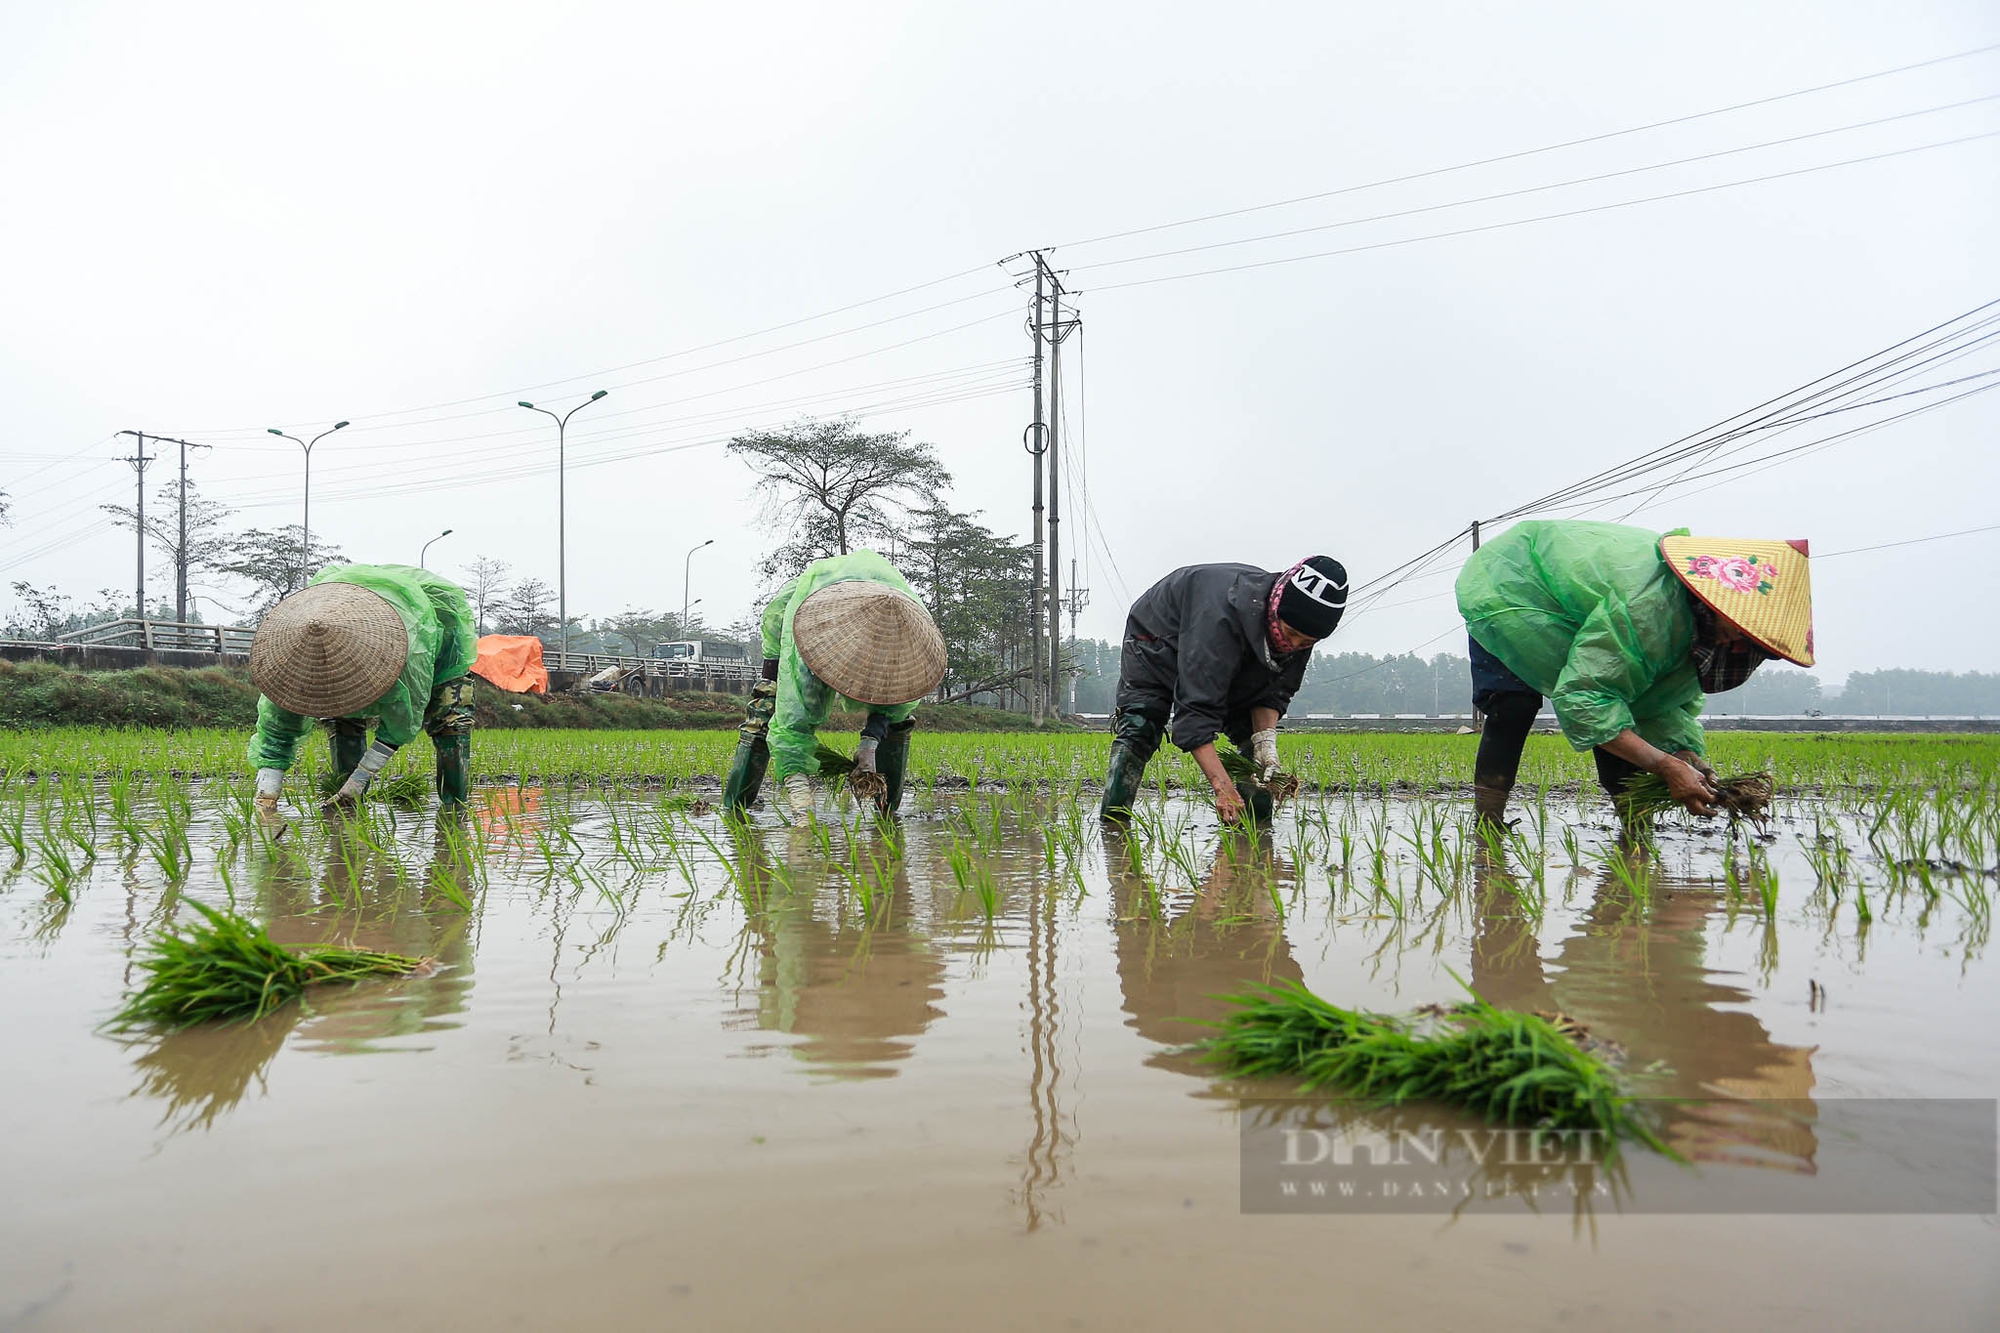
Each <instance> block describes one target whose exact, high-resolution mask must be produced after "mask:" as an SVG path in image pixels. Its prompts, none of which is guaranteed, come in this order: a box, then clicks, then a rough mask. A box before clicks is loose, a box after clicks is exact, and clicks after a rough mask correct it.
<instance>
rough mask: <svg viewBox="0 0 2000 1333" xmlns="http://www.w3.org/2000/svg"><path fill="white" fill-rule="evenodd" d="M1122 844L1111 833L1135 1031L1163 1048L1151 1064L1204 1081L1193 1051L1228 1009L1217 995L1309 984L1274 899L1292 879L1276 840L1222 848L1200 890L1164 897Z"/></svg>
mask: <svg viewBox="0 0 2000 1333" xmlns="http://www.w3.org/2000/svg"><path fill="white" fill-rule="evenodd" d="M1124 843H1125V839H1124V835H1122V834H1120V833H1119V832H1117V831H1115V830H1112V829H1106V831H1105V835H1104V864H1105V871H1106V873H1107V875H1108V876H1109V877H1110V881H1111V888H1112V895H1111V898H1112V904H1113V906H1114V908H1115V909H1116V912H1117V917H1116V921H1115V926H1114V928H1115V930H1116V932H1117V951H1118V986H1119V989H1120V991H1121V992H1122V994H1123V996H1124V1001H1125V1012H1126V1013H1128V1014H1130V1015H1132V1019H1131V1022H1130V1024H1129V1026H1130V1027H1132V1028H1134V1029H1136V1030H1137V1031H1138V1033H1139V1035H1140V1036H1142V1037H1144V1038H1146V1039H1147V1040H1148V1041H1152V1042H1157V1043H1159V1045H1160V1046H1161V1047H1162V1048H1163V1049H1161V1050H1159V1051H1156V1052H1154V1053H1153V1054H1152V1055H1150V1056H1148V1057H1147V1061H1146V1062H1147V1063H1148V1064H1150V1065H1155V1066H1158V1067H1160V1068H1163V1069H1173V1070H1176V1071H1178V1072H1180V1073H1185V1074H1196V1075H1202V1076H1206V1075H1207V1074H1208V1073H1209V1072H1210V1071H1209V1070H1208V1067H1207V1066H1205V1065H1203V1064H1202V1063H1201V1062H1200V1061H1199V1060H1198V1059H1197V1058H1196V1057H1195V1056H1193V1055H1191V1054H1189V1053H1188V1052H1187V1051H1186V1049H1185V1047H1186V1046H1187V1044H1188V1043H1190V1042H1193V1041H1197V1040H1199V1039H1200V1038H1201V1037H1202V1035H1203V1030H1202V1029H1201V1028H1200V1027H1198V1026H1196V1024H1198V1023H1202V1022H1212V1021H1214V1020H1217V1019H1220V1018H1221V1017H1223V1016H1224V1015H1225V1014H1226V1013H1227V1012H1228V1011H1229V1007H1230V1006H1229V1005H1228V1004H1227V1003H1226V1002H1225V1001H1223V1000H1221V999H1218V998H1217V997H1218V996H1222V995H1233V994H1237V993H1240V992H1241V991H1242V990H1243V989H1244V988H1245V987H1246V986H1248V985H1250V984H1252V983H1260V984H1263V985H1270V984H1272V983H1273V982H1277V981H1302V980H1304V974H1303V973H1302V972H1301V971H1300V970H1299V965H1298V963H1297V961H1296V960H1294V959H1293V957H1292V951H1291V946H1290V944H1288V943H1287V942H1286V939H1285V923H1284V917H1283V915H1282V914H1281V912H1280V910H1279V907H1278V901H1279V900H1278V899H1277V898H1275V897H1274V890H1275V891H1277V892H1279V893H1282V892H1283V890H1284V888H1285V887H1286V886H1288V885H1289V884H1290V882H1291V877H1292V871H1291V870H1290V869H1289V868H1288V867H1286V866H1285V865H1284V864H1283V863H1282V862H1280V861H1279V859H1278V858H1277V857H1276V856H1274V855H1271V854H1270V844H1269V841H1268V838H1266V839H1263V840H1261V841H1260V843H1259V845H1257V846H1256V847H1255V848H1254V850H1252V851H1250V852H1248V853H1246V852H1245V851H1244V850H1241V849H1233V848H1232V847H1231V845H1230V844H1228V843H1224V844H1223V845H1221V846H1219V847H1218V848H1217V850H1216V853H1215V859H1214V862H1213V864H1212V865H1211V866H1210V868H1209V874H1208V877H1207V878H1206V879H1205V880H1204V881H1203V883H1202V884H1201V887H1200V888H1199V889H1197V890H1195V891H1194V892H1193V893H1192V894H1185V895H1179V896H1165V895H1161V894H1160V893H1159V891H1158V890H1157V889H1156V888H1155V887H1153V886H1152V885H1150V884H1149V883H1147V882H1146V880H1145V879H1144V878H1143V876H1142V875H1141V874H1139V873H1137V872H1135V871H1134V869H1133V867H1132V864H1131V861H1130V858H1129V857H1128V856H1127V854H1126V848H1125V845H1124ZM1156 903H1157V904H1158V906H1159V909H1160V910H1159V911H1157V912H1156V911H1155V910H1154V905H1155V904H1156Z"/></svg>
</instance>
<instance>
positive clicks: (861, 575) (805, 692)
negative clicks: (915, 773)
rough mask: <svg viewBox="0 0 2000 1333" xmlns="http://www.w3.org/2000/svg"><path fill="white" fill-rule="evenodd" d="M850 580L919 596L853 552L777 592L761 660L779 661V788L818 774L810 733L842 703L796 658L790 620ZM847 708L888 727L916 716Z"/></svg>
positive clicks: (888, 570) (775, 754)
mask: <svg viewBox="0 0 2000 1333" xmlns="http://www.w3.org/2000/svg"><path fill="white" fill-rule="evenodd" d="M853 579H864V580H866V581H868V582H870V583H886V584H888V585H889V586H890V587H891V588H894V589H896V590H897V591H898V592H903V593H907V594H909V595H910V596H911V597H915V596H916V595H917V594H916V590H915V589H913V588H912V587H910V584H909V580H907V579H905V578H904V577H903V576H902V575H901V574H899V573H897V572H896V567H895V566H894V565H892V564H890V563H889V562H888V561H887V560H884V559H883V558H882V557H881V556H879V555H877V554H875V552H873V551H855V552H852V553H850V554H848V555H835V556H828V557H827V558H826V559H824V560H815V561H813V562H812V563H811V564H810V565H807V566H806V567H805V568H804V569H803V570H801V571H799V576H798V577H797V578H795V579H793V580H792V581H791V582H790V583H787V584H786V585H785V586H784V587H782V588H780V589H778V591H777V594H776V595H775V596H773V597H772V598H771V601H770V603H769V604H768V605H767V606H765V608H764V620H763V630H764V656H765V657H766V658H767V659H768V658H773V657H775V658H777V659H778V706H777V712H775V713H774V714H772V716H771V729H770V733H769V736H770V746H771V759H772V764H773V777H774V778H775V779H776V780H777V781H779V782H783V781H784V780H785V779H786V778H788V777H790V776H792V774H794V773H804V774H805V775H806V776H808V777H810V776H812V775H813V774H815V773H817V772H819V758H818V755H817V754H816V753H815V752H816V751H817V750H818V749H819V742H818V739H817V737H816V736H815V735H814V732H815V731H817V730H818V728H820V727H821V726H823V725H825V723H826V717H827V714H828V713H830V712H832V711H833V705H834V701H835V700H836V699H839V698H840V696H839V695H838V694H836V693H835V692H834V690H833V687H832V686H830V685H828V684H827V683H826V682H825V681H823V680H821V679H820V678H819V677H818V676H815V675H814V674H813V673H812V671H811V670H810V669H809V668H808V667H807V666H806V664H805V660H804V659H803V658H801V657H800V656H799V649H798V645H797V644H796V643H794V642H793V641H792V617H793V616H794V615H796V614H797V613H798V609H799V607H800V606H801V605H803V604H804V602H805V600H806V598H808V597H810V596H812V595H813V594H814V593H816V592H818V591H819V590H820V589H821V588H824V587H826V586H827V585H828V584H829V583H846V582H848V581H850V580H853ZM846 702H847V703H848V704H849V705H850V706H852V707H854V708H866V709H867V710H868V711H869V712H871V713H880V714H882V715H883V716H884V717H887V718H888V719H889V721H890V722H892V723H895V722H906V721H908V720H909V718H910V716H911V715H912V714H913V713H915V712H916V711H917V705H916V704H915V703H914V702H911V703H906V704H896V705H894V706H883V705H880V704H858V703H854V701H853V700H847V701H846Z"/></svg>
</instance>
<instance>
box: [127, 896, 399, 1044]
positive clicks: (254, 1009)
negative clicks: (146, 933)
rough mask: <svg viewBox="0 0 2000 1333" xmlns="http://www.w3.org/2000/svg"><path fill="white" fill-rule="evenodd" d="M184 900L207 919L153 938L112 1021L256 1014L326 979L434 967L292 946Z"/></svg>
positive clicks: (174, 1021)
mask: <svg viewBox="0 0 2000 1333" xmlns="http://www.w3.org/2000/svg"><path fill="white" fill-rule="evenodd" d="M186 901H187V905H188V906H190V907H192V908H194V910H195V911H196V912H198V913H200V914H201V919H200V920H198V921H191V922H189V923H187V924H186V925H185V926H183V927H182V928H181V929H179V930H177V931H163V932H161V933H160V934H158V935H155V936H154V937H153V939H152V940H151V942H150V943H149V944H148V946H147V948H146V951H145V953H144V954H143V955H142V956H141V957H140V958H139V959H138V966H139V970H140V972H141V973H143V974H144V975H145V980H144V982H143V983H142V984H141V985H140V986H139V988H138V989H137V990H135V991H132V992H131V993H130V994H128V995H127V996H126V997H125V1005H124V1007H123V1008H121V1009H120V1010H119V1011H118V1012H117V1014H115V1015H113V1017H112V1019H111V1024H110V1026H112V1027H113V1028H117V1029H123V1028H135V1027H148V1026H150V1027H164V1028H182V1027H191V1026H193V1025H194V1024H196V1023H207V1022H224V1023H228V1022H234V1021H237V1020H239V1019H258V1018H262V1017H263V1016H264V1015H265V1014H268V1013H270V1012H271V1011H272V1010H273V1009H276V1008H277V1007H278V1006H280V1005H282V1004H284V1003H286V1002H287V1001H289V1000H293V999H296V998H298V996H300V995H302V994H304V992H305V989H306V987H308V986H314V985H318V984H320V983H321V982H330V981H349V982H351V981H359V980H361V979H362V978H364V977H378V976H407V975H409V974H410V973H412V972H416V971H419V970H420V969H423V968H427V967H429V966H431V960H430V959H427V958H408V957H405V956H404V955H402V954H395V953H374V952H371V951H369V950H366V949H343V948H341V947H339V946H337V945H331V944H316V945H310V946H307V947H305V948H300V949H288V948H286V947H285V946H284V945H282V944H279V943H278V942H277V941H276V940H273V939H272V938H271V937H270V935H269V934H268V933H266V932H265V930H264V928H263V927H262V926H259V925H257V924H256V923H255V922H252V921H248V920H246V919H244V918H243V917H241V916H238V915H237V914H236V913H234V912H231V911H225V910H221V909H218V908H214V907H210V906H208V905H207V904H206V903H201V902H196V901H194V900H193V899H187V900H186Z"/></svg>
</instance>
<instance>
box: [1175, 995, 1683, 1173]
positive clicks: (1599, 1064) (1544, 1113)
mask: <svg viewBox="0 0 2000 1333" xmlns="http://www.w3.org/2000/svg"><path fill="white" fill-rule="evenodd" d="M1225 998H1227V999H1228V1000H1229V1001H1230V1002H1231V1003H1232V1004H1234V1005H1235V1006H1236V1008H1235V1010H1234V1012H1232V1013H1230V1014H1229V1015H1228V1016H1227V1017H1225V1018H1223V1019H1222V1020H1220V1021H1219V1022H1217V1023H1213V1024H1211V1025H1210V1026H1212V1027H1214V1028H1215V1029H1216V1033H1215V1035H1214V1036H1212V1037H1210V1038H1208V1039H1207V1040H1206V1041H1204V1042H1201V1043H1199V1044H1198V1048H1197V1049H1199V1050H1200V1051H1201V1053H1202V1056H1203V1058H1204V1059H1206V1060H1208V1061H1209V1062H1210V1063H1213V1064H1215V1065H1218V1066H1220V1067H1221V1068H1223V1069H1225V1070H1227V1071H1228V1072H1230V1073H1232V1074H1236V1075H1239V1076H1246V1077H1253V1078H1272V1077H1280V1078H1283V1077H1295V1078H1298V1079H1299V1080H1300V1081H1301V1083H1302V1086H1303V1087H1304V1089H1305V1090H1306V1091H1314V1090H1317V1089H1322V1088H1338V1089H1340V1090H1341V1091H1343V1092H1346V1093H1349V1094H1351V1095H1353V1096H1356V1097H1361V1098H1367V1099H1379V1100H1380V1101H1382V1102H1384V1103H1387V1104H1389V1105H1400V1104H1402V1103H1404V1102H1410V1101H1418V1100H1424V1101H1436V1102H1442V1103H1445V1104H1448V1105H1452V1106H1459V1107H1464V1108H1466V1109H1468V1110H1472V1111H1475V1112H1478V1113H1480V1114H1482V1115H1484V1116H1486V1117H1487V1118H1488V1119H1491V1120H1497V1121H1503V1122H1506V1123H1510V1124H1519V1125H1540V1126H1547V1127H1549V1128H1551V1129H1556V1130H1572V1131H1575V1130H1582V1131H1589V1132H1593V1133H1596V1134H1599V1135H1601V1136H1602V1138H1603V1142H1604V1145H1605V1148H1606V1150H1607V1152H1608V1153H1610V1154H1615V1153H1616V1151H1617V1148H1618V1145H1619V1143H1620V1142H1621V1141H1627V1140H1629V1141H1633V1142H1638V1143H1642V1144H1645V1145H1646V1146H1647V1147H1650V1148H1652V1149H1654V1150H1655V1151H1657V1152H1661V1153H1667V1154H1669V1155H1672V1150H1671V1149H1670V1148H1668V1147H1667V1145H1666V1144H1665V1143H1664V1142H1663V1141H1662V1140H1661V1139H1660V1137H1659V1134H1658V1132H1657V1131H1656V1130H1655V1129H1654V1127H1653V1126H1652V1125H1651V1124H1650V1123H1649V1122H1648V1121H1647V1120H1646V1118H1645V1117H1644V1116H1643V1115H1642V1113H1641V1111H1640V1109H1639V1107H1638V1106H1637V1104H1636V1103H1635V1101H1634V1099H1633V1097H1632V1094H1631V1092H1630V1091H1629V1090H1628V1088H1627V1087H1626V1084H1625V1081H1624V1079H1623V1078H1622V1077H1621V1076H1620V1075H1619V1073H1618V1071H1617V1069H1616V1068H1615V1067H1614V1065H1613V1064H1612V1063H1611V1062H1610V1060H1608V1059H1607V1058H1606V1056H1605V1055H1604V1054H1601V1053H1599V1051H1598V1050H1596V1049H1591V1046H1592V1043H1590V1042H1589V1038H1588V1034H1587V1032H1586V1031H1585V1030H1584V1029H1583V1028H1582V1027H1581V1026H1580V1025H1579V1024H1577V1023H1576V1022H1575V1021H1574V1020H1571V1019H1568V1018H1566V1017H1565V1016H1563V1015H1560V1014H1557V1015H1552V1016H1544V1015H1540V1014H1524V1013H1518V1012H1515V1011H1513V1010H1506V1009H1499V1008H1496V1007H1494V1006H1493V1005H1490V1004H1488V1003H1486V1002H1485V1001H1484V1000H1481V999H1480V998H1479V997H1478V996H1476V995H1473V996H1472V997H1471V998H1470V999H1468V1000H1467V1001H1465V1002H1464V1003H1461V1004H1458V1005H1454V1006H1451V1007H1449V1008H1446V1007H1443V1006H1434V1007H1433V1008H1432V1009H1430V1010H1428V1011H1422V1012H1419V1013H1418V1014H1416V1015H1411V1016H1408V1017H1392V1016H1388V1015H1383V1014H1375V1013H1368V1012H1365V1011H1361V1010H1354V1009H1343V1008H1341V1007H1340V1006H1338V1005H1335V1004H1331V1003H1329V1002H1328V1001H1326V1000H1323V999H1321V998H1320V997H1319V996H1317V995H1314V994H1313V993H1312V992H1311V991H1309V990H1307V989H1306V988H1305V986H1304V985H1302V984H1300V983H1297V982H1279V983H1277V984H1275V985H1269V986H1258V987H1255V988H1253V989H1251V990H1250V991H1248V992H1245V993H1243V994H1240V995H1232V996H1227V997H1225Z"/></svg>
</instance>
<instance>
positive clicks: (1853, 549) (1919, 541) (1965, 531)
mask: <svg viewBox="0 0 2000 1333" xmlns="http://www.w3.org/2000/svg"><path fill="white" fill-rule="evenodd" d="M1979 532H2000V523H1988V524H1987V525H1986V526H1985V527H1983V528H1960V529H1959V530H1958V531H1957V532H1934V533H1932V534H1931V535H1930V536H1928V537H1911V538H1910V539H1909V540H1907V541H1900V542H1881V543H1878V544H1877V545H1874V546H1850V547H1848V548H1847V549H1846V550H1845V551H1828V552H1827V553H1826V554H1824V555H1816V556H1814V557H1813V559H1814V560H1815V561H1818V560H1837V559H1839V558H1840V557H1841V556H1843V555H1860V554H1862V553H1863V552H1864V551H1886V550H1888V549H1890V548H1891V547H1894V546H1921V545H1923V544H1924V543H1925V542H1941V541H1946V540H1948V539H1950V538H1952V537H1970V536H1972V535H1973V534H1974V533H1979Z"/></svg>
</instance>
